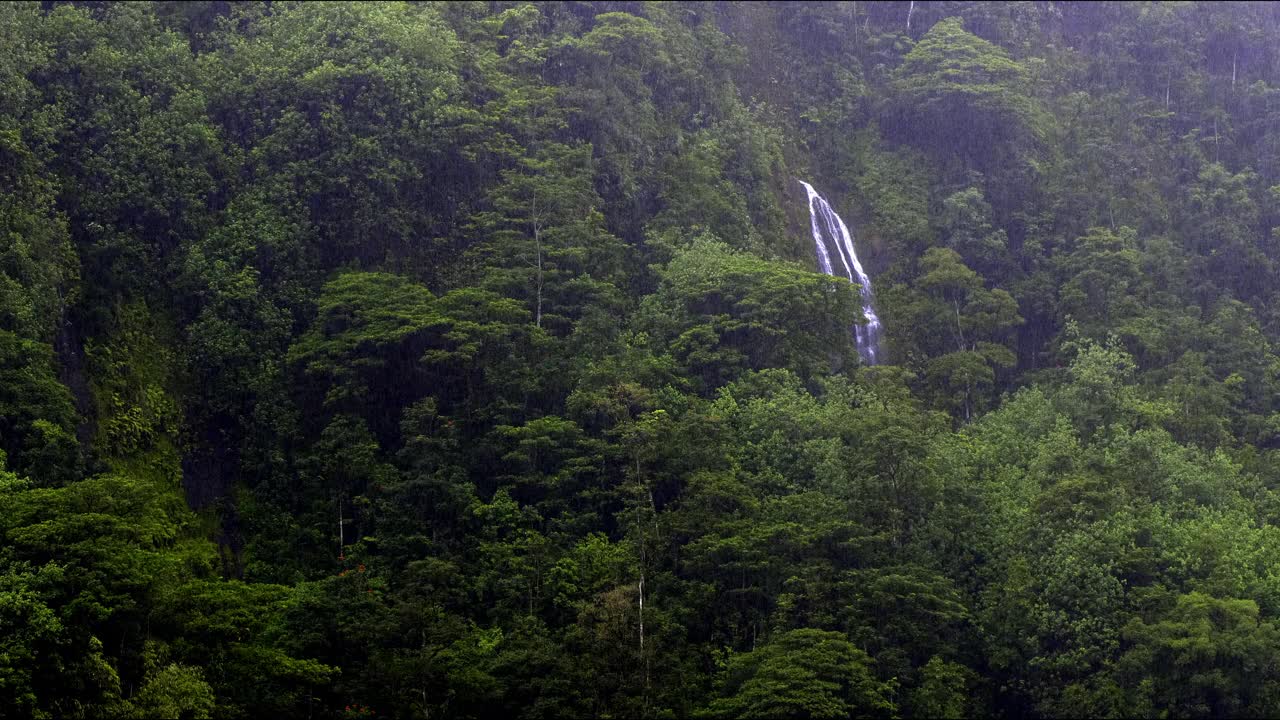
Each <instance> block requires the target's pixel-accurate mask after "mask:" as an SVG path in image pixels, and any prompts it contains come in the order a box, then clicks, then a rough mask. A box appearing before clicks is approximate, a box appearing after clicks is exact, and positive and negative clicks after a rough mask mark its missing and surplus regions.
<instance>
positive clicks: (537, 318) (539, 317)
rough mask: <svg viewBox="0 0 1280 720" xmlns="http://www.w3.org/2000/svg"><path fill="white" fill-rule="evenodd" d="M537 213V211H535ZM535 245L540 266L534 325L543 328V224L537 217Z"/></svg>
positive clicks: (534, 235) (534, 227)
mask: <svg viewBox="0 0 1280 720" xmlns="http://www.w3.org/2000/svg"><path fill="white" fill-rule="evenodd" d="M535 212H536V211H535ZM533 245H534V249H535V250H536V252H537V260H536V261H537V266H538V303H537V307H536V309H535V310H534V313H533V324H534V326H535V327H538V328H541V327H542V223H540V222H538V219H537V217H535V218H534V220H533Z"/></svg>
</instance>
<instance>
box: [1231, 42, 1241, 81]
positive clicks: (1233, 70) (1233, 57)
mask: <svg viewBox="0 0 1280 720" xmlns="http://www.w3.org/2000/svg"><path fill="white" fill-rule="evenodd" d="M1239 57H1240V51H1239V50H1236V51H1235V52H1233V53H1231V89H1232V90H1235V89H1236V60H1237V59H1239Z"/></svg>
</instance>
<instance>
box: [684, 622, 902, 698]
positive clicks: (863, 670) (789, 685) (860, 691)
mask: <svg viewBox="0 0 1280 720" xmlns="http://www.w3.org/2000/svg"><path fill="white" fill-rule="evenodd" d="M872 666H873V661H872V660H871V658H870V657H868V656H867V654H866V653H864V652H862V651H861V650H859V649H857V648H856V647H854V646H853V645H852V644H851V643H850V642H849V641H848V640H846V639H845V638H844V636H842V635H841V634H840V633H834V632H826V631H823V630H813V629H801V630H791V631H789V632H786V633H782V634H780V635H778V636H777V637H775V638H773V639H771V640H770V641H769V642H768V643H766V644H764V645H762V646H761V647H760V648H758V649H757V650H755V651H753V652H749V653H744V654H742V655H736V656H733V657H730V658H729V662H728V664H727V666H726V668H725V671H724V672H725V682H724V687H723V688H722V690H721V691H720V697H719V698H716V699H715V700H713V701H712V702H711V704H710V705H709V706H708V707H707V709H706V710H705V711H704V713H703V714H704V716H705V717H725V718H730V717H776V718H815V719H816V718H845V717H883V716H890V715H892V714H893V713H894V711H895V707H894V705H893V703H892V702H890V700H889V695H890V693H891V692H892V685H891V684H886V683H881V682H878V681H877V680H876V679H875V677H874V675H873V674H872Z"/></svg>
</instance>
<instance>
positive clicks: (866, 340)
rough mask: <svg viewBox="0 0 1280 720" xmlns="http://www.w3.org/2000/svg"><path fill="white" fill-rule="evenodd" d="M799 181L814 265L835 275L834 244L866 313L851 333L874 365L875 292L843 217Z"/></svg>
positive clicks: (876, 340) (877, 328)
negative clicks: (804, 196)
mask: <svg viewBox="0 0 1280 720" xmlns="http://www.w3.org/2000/svg"><path fill="white" fill-rule="evenodd" d="M799 182H800V184H801V185H803V186H804V189H805V190H806V191H807V192H808V193H809V222H810V224H812V226H813V244H814V245H816V246H817V249H818V267H819V268H821V269H822V272H824V273H826V274H827V275H836V272H835V271H834V269H833V268H832V265H831V251H830V249H829V246H834V247H835V249H836V254H837V255H839V256H840V263H841V265H843V266H844V277H846V278H848V279H849V281H850V282H853V283H857V284H858V285H860V286H861V287H862V314H863V315H866V316H867V324H866V325H855V326H854V328H853V336H854V341H855V342H856V343H857V345H858V354H859V355H860V356H862V361H863V362H865V363H866V364H868V365H875V364H876V363H877V362H879V359H880V335H881V331H882V330H883V327H882V326H881V325H880V318H879V316H877V315H876V309H875V308H874V307H872V302H873V301H874V300H875V296H874V295H873V294H872V292H871V278H869V277H867V274H866V273H865V272H863V270H862V263H860V262H858V254H857V253H856V252H854V250H853V238H852V237H850V235H849V228H847V227H845V224H844V220H841V219H840V216H839V215H837V214H836V211H835V210H833V209H831V204H830V203H828V202H827V201H826V200H825V199H823V197H822V196H821V195H819V194H818V191H817V190H814V189H813V186H812V185H810V184H809V183H807V182H805V181H803V180H800V181H799Z"/></svg>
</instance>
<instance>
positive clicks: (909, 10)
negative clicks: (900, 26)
mask: <svg viewBox="0 0 1280 720" xmlns="http://www.w3.org/2000/svg"><path fill="white" fill-rule="evenodd" d="M915 11H916V0H911V4H910V5H908V6H907V32H911V14H912V13H914V12H915Z"/></svg>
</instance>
